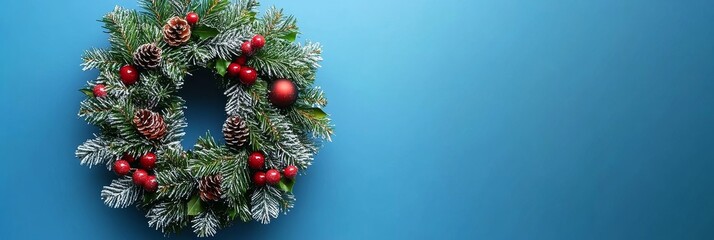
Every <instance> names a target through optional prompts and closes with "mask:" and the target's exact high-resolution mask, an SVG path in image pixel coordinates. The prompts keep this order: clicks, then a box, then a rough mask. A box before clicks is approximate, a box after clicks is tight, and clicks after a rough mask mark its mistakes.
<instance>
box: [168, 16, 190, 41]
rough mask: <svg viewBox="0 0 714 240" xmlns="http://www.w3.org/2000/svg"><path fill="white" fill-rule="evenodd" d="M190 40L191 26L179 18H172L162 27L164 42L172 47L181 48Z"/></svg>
mask: <svg viewBox="0 0 714 240" xmlns="http://www.w3.org/2000/svg"><path fill="white" fill-rule="evenodd" d="M190 38H191V26H189V25H188V22H186V20H184V19H183V18H180V17H172V18H171V19H169V21H168V22H167V23H166V25H164V41H166V43H168V44H169V45H170V46H172V47H176V46H181V44H184V43H186V42H188V40H189V39H190Z"/></svg>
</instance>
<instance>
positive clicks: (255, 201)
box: [250, 186, 282, 224]
mask: <svg viewBox="0 0 714 240" xmlns="http://www.w3.org/2000/svg"><path fill="white" fill-rule="evenodd" d="M281 201H282V194H281V193H280V190H278V189H277V188H274V187H271V186H263V187H259V188H257V189H256V190H255V191H254V192H253V195H252V196H251V210H250V211H251V213H252V215H253V219H255V220H256V221H258V222H259V223H262V224H268V223H270V219H271V218H277V217H278V213H280V208H281V203H280V202H281Z"/></svg>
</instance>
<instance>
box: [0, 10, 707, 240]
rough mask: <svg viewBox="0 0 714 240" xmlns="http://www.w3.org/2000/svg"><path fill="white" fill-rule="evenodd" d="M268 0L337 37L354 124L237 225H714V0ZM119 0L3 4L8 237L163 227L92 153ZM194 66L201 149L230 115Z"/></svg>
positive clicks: (338, 80)
mask: <svg viewBox="0 0 714 240" xmlns="http://www.w3.org/2000/svg"><path fill="white" fill-rule="evenodd" d="M263 3H264V7H263V8H265V6H269V5H273V4H276V5H279V7H283V8H285V9H286V11H287V12H288V13H292V14H294V15H296V17H297V18H298V19H299V25H300V27H301V30H302V32H303V35H302V37H303V39H311V40H316V41H320V42H322V43H323V44H324V46H325V47H324V58H325V61H324V62H323V68H322V69H321V70H320V72H319V75H318V78H319V80H318V84H319V85H321V86H322V87H323V89H324V90H325V91H326V92H327V94H328V97H329V100H330V104H329V106H328V108H327V111H328V112H330V113H331V114H332V118H333V119H334V123H335V124H336V125H337V134H336V136H335V137H334V142H332V143H329V144H326V146H325V148H324V149H323V150H322V151H321V152H320V154H319V155H318V156H317V159H316V162H315V165H314V166H313V167H312V168H310V169H309V171H308V174H307V175H306V176H302V177H301V178H300V182H299V184H298V185H297V186H296V190H295V191H296V195H297V198H298V202H297V205H296V208H295V210H293V211H292V212H291V213H290V214H288V215H287V216H281V217H280V218H279V219H278V220H277V221H275V222H274V223H272V224H270V225H260V224H255V223H250V224H237V225H236V226H234V227H232V228H229V229H225V230H223V231H221V232H220V233H219V235H218V237H219V238H226V239H279V238H307V239H394V238H413V239H442V238H444V239H456V238H462V239H712V238H714V187H713V186H712V184H713V183H714V174H712V172H713V170H714V161H713V160H714V147H712V146H713V144H714V128H712V127H711V124H712V123H714V107H712V106H714V95H713V94H712V92H714V77H713V76H714V27H713V25H712V24H713V23H714V2H711V1H637V0H633V1H609V0H608V1H589V2H588V1H564V0H561V1H557V0H545V1H520V0H507V1H458V0H443V1H433V0H420V1H406V0H396V1H371V0H365V1H352V2H346V1H323V0H315V1H265V2H263ZM115 4H119V5H123V6H126V7H136V3H135V2H134V1H133V0H121V1H119V0H117V1H40V0H28V1H12V2H8V3H4V4H3V5H4V9H5V10H6V11H5V17H4V19H5V20H4V21H0V49H1V50H2V53H3V54H2V56H3V57H2V64H0V70H1V71H0V79H1V80H0V98H1V99H2V101H0V112H1V113H2V114H3V116H2V123H3V129H2V130H0V139H3V141H2V144H0V149H1V150H2V153H3V158H2V159H3V161H2V162H3V164H4V165H3V166H4V167H2V168H0V181H1V182H2V183H0V192H2V197H1V198H0V216H1V218H0V221H1V222H0V234H1V235H0V236H2V238H3V239H48V238H49V239H54V238H61V239H67V238H71V239H98V238H101V239H132V238H135V239H157V238H160V237H161V236H162V235H161V234H160V233H159V232H157V231H155V230H153V229H149V228H148V227H147V224H146V219H145V218H144V217H143V215H142V213H140V212H139V211H137V210H135V209H109V208H107V207H105V206H104V205H103V204H102V202H101V200H100V198H99V191H100V189H101V187H102V185H104V184H107V183H108V182H109V181H110V179H111V177H112V176H111V173H108V172H106V171H105V170H104V169H102V168H94V169H91V170H87V169H86V167H83V166H80V165H79V163H78V161H77V160H76V159H75V158H74V156H73V153H74V150H75V148H76V146H77V145H78V144H80V143H81V142H82V141H84V139H86V138H88V137H91V134H92V132H93V131H94V129H93V128H91V127H90V126H88V125H86V124H85V123H84V122H83V121H82V120H80V119H78V118H77V117H76V115H75V114H76V111H77V109H78V104H79V101H80V100H81V99H82V95H81V94H80V93H79V92H77V89H78V88H80V87H81V86H82V85H83V83H84V82H85V81H88V80H91V79H93V78H94V77H96V73H95V72H81V71H80V67H79V63H80V59H79V57H80V56H81V54H82V51H84V50H85V49H89V48H90V47H92V46H97V47H103V46H106V45H107V44H108V43H107V40H106V38H107V36H106V34H104V33H102V29H101V25H100V23H98V22H97V21H95V20H96V19H99V18H100V17H101V16H102V15H103V14H104V13H106V12H108V11H110V10H111V9H112V7H113V5H115ZM193 80H195V81H197V82H191V83H188V86H192V90H191V91H187V92H182V95H183V96H185V97H187V98H189V101H190V102H189V103H188V106H189V107H190V109H189V110H188V112H187V115H188V117H189V121H190V122H189V128H188V129H187V130H188V132H189V135H188V136H187V138H186V140H185V141H186V142H184V145H188V146H190V145H192V144H193V142H194V141H195V138H196V137H197V136H198V135H202V134H204V133H205V131H206V130H209V129H210V130H211V131H212V132H214V133H218V132H219V129H220V126H219V125H220V124H221V123H222V121H223V120H224V119H225V118H224V117H225V116H224V115H223V114H224V113H223V112H222V108H223V104H224V99H223V98H222V96H221V93H220V91H219V90H217V89H215V88H214V87H215V82H214V81H212V80H211V81H206V82H198V81H204V79H201V78H194V79H193ZM194 88H195V90H193V89H194ZM201 93H205V95H202V94H201ZM199 106H200V107H199ZM199 108H200V109H199ZM192 236H193V234H192V233H190V232H185V233H183V234H181V235H179V236H174V237H172V239H190V238H192Z"/></svg>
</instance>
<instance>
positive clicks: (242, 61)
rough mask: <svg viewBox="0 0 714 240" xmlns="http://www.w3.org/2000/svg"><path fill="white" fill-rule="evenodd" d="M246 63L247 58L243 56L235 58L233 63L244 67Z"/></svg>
mask: <svg viewBox="0 0 714 240" xmlns="http://www.w3.org/2000/svg"><path fill="white" fill-rule="evenodd" d="M246 62H248V58H247V57H245V56H244V55H241V56H240V57H237V58H236V60H235V61H233V63H237V64H238V65H241V66H245V63H246Z"/></svg>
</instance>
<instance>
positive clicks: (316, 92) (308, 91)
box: [295, 87, 327, 108]
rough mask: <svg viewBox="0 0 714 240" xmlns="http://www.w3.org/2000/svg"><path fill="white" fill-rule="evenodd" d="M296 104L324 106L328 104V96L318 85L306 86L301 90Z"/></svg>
mask: <svg viewBox="0 0 714 240" xmlns="http://www.w3.org/2000/svg"><path fill="white" fill-rule="evenodd" d="M295 104H296V105H303V106H309V107H318V108H322V107H325V106H327V98H326V97H325V92H323V91H322V89H320V88H318V87H316V88H305V89H302V91H300V97H299V98H298V100H297V102H296V103H295Z"/></svg>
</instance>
